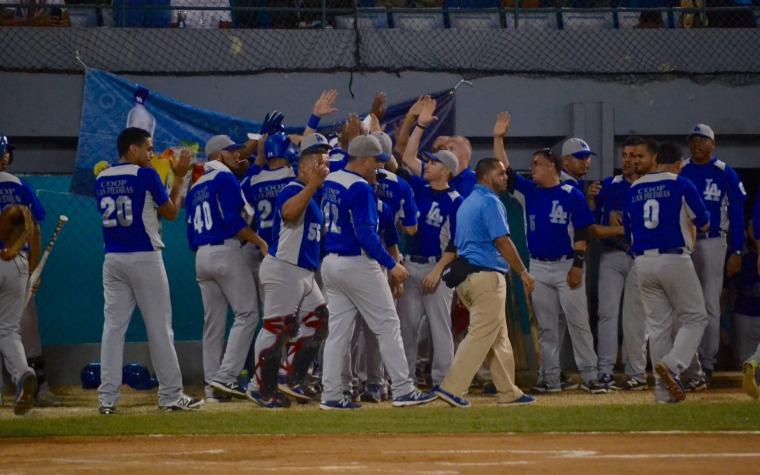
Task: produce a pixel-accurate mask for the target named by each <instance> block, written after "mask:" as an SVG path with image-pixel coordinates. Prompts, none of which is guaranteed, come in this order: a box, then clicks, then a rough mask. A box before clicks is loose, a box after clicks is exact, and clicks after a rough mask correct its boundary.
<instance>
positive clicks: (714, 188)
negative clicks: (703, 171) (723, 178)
mask: <svg viewBox="0 0 760 475" xmlns="http://www.w3.org/2000/svg"><path fill="white" fill-rule="evenodd" d="M702 194H703V195H705V201H720V188H718V185H717V184H715V183H713V180H712V178H708V179H707V182H706V183H705V191H703V192H702Z"/></svg>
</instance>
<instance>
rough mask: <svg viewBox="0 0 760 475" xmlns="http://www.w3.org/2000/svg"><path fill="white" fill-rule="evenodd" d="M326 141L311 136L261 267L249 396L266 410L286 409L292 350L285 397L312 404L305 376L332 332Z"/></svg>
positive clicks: (282, 195) (284, 194) (288, 187)
mask: <svg viewBox="0 0 760 475" xmlns="http://www.w3.org/2000/svg"><path fill="white" fill-rule="evenodd" d="M329 148H330V147H329V145H328V143H327V139H326V138H325V137H324V136H322V135H320V134H311V135H308V136H306V137H304V138H303V140H302V141H301V159H300V161H299V163H298V177H297V178H296V179H295V180H294V181H291V182H290V183H289V184H287V185H286V186H285V187H284V188H283V189H282V191H281V192H280V194H279V197H278V198H277V203H276V207H275V212H274V226H273V228H272V236H273V238H274V239H273V242H272V246H271V247H270V251H271V254H270V255H269V256H267V257H265V258H264V261H263V262H262V263H261V269H260V271H259V276H260V278H261V283H262V286H263V287H264V292H265V295H266V297H265V298H264V302H265V304H264V326H263V328H262V329H261V331H260V332H259V335H258V337H257V338H256V343H255V359H256V371H255V374H254V376H253V377H252V378H251V381H250V383H249V384H248V390H247V392H246V395H247V396H248V398H249V399H251V400H252V401H254V402H256V403H257V404H259V405H260V406H262V407H267V408H277V407H287V406H289V405H290V400H289V399H288V398H286V397H284V396H282V395H281V393H280V392H279V391H278V374H279V371H280V363H281V361H282V356H283V350H284V348H285V347H286V344H287V348H288V350H287V357H286V362H285V365H284V367H285V372H286V377H285V380H284V381H283V383H282V384H280V385H279V389H280V391H282V392H284V393H285V394H288V395H290V396H293V397H295V398H298V399H301V400H311V399H313V398H314V396H315V391H314V389H312V388H310V387H308V386H307V385H306V384H304V379H305V377H306V373H307V371H308V369H309V367H310V366H311V363H312V361H314V358H315V356H316V354H317V352H318V351H319V347H320V345H321V342H322V340H324V338H325V334H326V332H327V316H328V315H327V306H326V305H325V300H324V298H323V297H322V292H321V290H320V288H319V286H318V285H317V283H316V280H315V276H314V273H315V272H316V270H317V268H318V267H319V257H320V241H321V238H322V226H323V223H324V218H323V215H322V210H321V209H320V206H319V204H318V203H317V202H316V200H315V199H314V193H315V192H316V190H318V189H319V188H321V186H322V183H323V182H324V179H325V177H326V176H327V173H328V172H329V169H328V166H327V152H328V151H329Z"/></svg>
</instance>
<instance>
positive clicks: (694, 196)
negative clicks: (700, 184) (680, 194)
mask: <svg viewBox="0 0 760 475" xmlns="http://www.w3.org/2000/svg"><path fill="white" fill-rule="evenodd" d="M678 181H679V182H681V183H682V184H683V188H684V199H685V200H686V205H687V206H688V207H689V208H690V209H691V210H692V211H693V212H694V215H695V217H694V219H693V222H694V225H695V226H696V227H697V232H699V229H701V228H702V226H704V225H705V224H707V223H709V222H710V212H709V211H707V206H705V202H704V201H702V197H701V196H700V195H699V192H698V191H697V187H696V186H694V183H693V182H692V181H691V180H689V179H687V178H682V177H678ZM742 236H743V234H742Z"/></svg>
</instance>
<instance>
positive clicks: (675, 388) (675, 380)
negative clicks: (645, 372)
mask: <svg viewBox="0 0 760 475" xmlns="http://www.w3.org/2000/svg"><path fill="white" fill-rule="evenodd" d="M654 369H655V371H657V374H658V375H660V378H662V381H663V382H664V383H665V385H666V386H667V387H668V392H669V393H670V397H672V398H673V400H674V401H675V402H681V401H683V400H684V399H686V390H685V389H684V387H683V384H681V378H680V377H679V376H678V374H676V373H674V372H673V371H671V370H670V368H668V367H667V366H665V363H663V362H662V361H661V362H659V363H657V364H656V365H655V367H654Z"/></svg>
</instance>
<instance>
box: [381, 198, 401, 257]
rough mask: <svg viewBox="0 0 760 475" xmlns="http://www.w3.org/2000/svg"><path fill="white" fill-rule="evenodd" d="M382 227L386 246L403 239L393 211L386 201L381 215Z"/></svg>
mask: <svg viewBox="0 0 760 475" xmlns="http://www.w3.org/2000/svg"><path fill="white" fill-rule="evenodd" d="M380 228H381V229H382V235H383V243H384V244H385V247H386V248H388V247H392V246H395V245H397V244H398V243H399V242H400V241H401V237H400V236H399V235H398V229H396V224H395V223H394V222H393V213H392V212H391V209H390V208H389V207H388V205H386V204H385V203H383V211H382V214H381V216H380Z"/></svg>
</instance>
